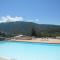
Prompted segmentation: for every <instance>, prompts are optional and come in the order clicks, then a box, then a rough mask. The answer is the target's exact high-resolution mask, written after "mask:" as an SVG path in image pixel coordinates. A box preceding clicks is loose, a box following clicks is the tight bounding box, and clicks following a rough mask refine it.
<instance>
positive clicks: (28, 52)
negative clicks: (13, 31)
mask: <svg viewBox="0 0 60 60" xmlns="http://www.w3.org/2000/svg"><path fill="white" fill-rule="evenodd" d="M0 57H9V58H15V59H16V60H60V44H43V43H26V42H5V41H4V42H0Z"/></svg>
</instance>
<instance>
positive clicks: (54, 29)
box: [0, 22, 60, 37]
mask: <svg viewBox="0 0 60 60" xmlns="http://www.w3.org/2000/svg"><path fill="white" fill-rule="evenodd" d="M2 32H4V33H2ZM18 34H25V35H30V36H35V37H56V36H60V26H59V25H44V24H36V23H32V22H10V23H0V37H13V36H15V35H18Z"/></svg>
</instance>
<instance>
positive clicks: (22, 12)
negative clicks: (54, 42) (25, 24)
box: [0, 0, 60, 25]
mask: <svg viewBox="0 0 60 60" xmlns="http://www.w3.org/2000/svg"><path fill="white" fill-rule="evenodd" d="M15 18H16V19H15ZM7 19H11V20H13V19H15V20H19V19H21V21H33V22H37V23H40V24H57V25H60V0H0V21H2V20H4V21H5V20H7Z"/></svg>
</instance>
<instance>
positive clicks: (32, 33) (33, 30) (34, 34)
mask: <svg viewBox="0 0 60 60" xmlns="http://www.w3.org/2000/svg"><path fill="white" fill-rule="evenodd" d="M31 36H35V37H37V34H36V31H35V29H34V28H32V32H31Z"/></svg>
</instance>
